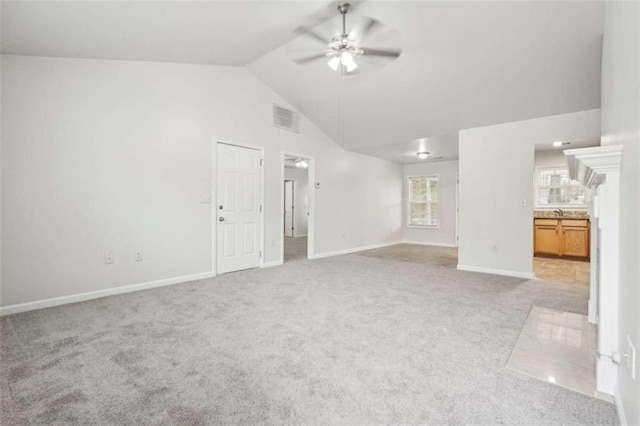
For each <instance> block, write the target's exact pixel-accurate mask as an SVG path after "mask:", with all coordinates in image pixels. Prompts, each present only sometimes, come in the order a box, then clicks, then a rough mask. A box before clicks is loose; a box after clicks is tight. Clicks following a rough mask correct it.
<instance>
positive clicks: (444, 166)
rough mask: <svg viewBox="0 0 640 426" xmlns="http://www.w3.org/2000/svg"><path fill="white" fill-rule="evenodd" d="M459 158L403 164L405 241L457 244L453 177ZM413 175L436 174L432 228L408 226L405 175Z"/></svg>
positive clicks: (455, 176)
mask: <svg viewBox="0 0 640 426" xmlns="http://www.w3.org/2000/svg"><path fill="white" fill-rule="evenodd" d="M457 173H458V161H457V160H454V161H438V162H433V163H416V164H407V165H405V166H404V178H405V179H404V214H403V224H404V228H403V230H402V237H403V240H404V241H405V242H410V243H418V244H434V245H447V246H454V245H455V244H456V179H457ZM413 175H438V190H439V192H438V217H439V219H440V225H439V226H438V228H437V229H435V228H409V227H408V226H407V224H408V220H409V219H408V211H407V201H408V197H409V193H408V184H407V177H408V176H413Z"/></svg>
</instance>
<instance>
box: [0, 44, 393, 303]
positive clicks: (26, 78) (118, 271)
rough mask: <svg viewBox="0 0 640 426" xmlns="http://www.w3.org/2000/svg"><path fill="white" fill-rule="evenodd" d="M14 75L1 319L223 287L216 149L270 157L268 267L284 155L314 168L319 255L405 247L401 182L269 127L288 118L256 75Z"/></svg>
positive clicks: (75, 64)
mask: <svg viewBox="0 0 640 426" xmlns="http://www.w3.org/2000/svg"><path fill="white" fill-rule="evenodd" d="M2 59H3V60H2V86H3V91H2V111H3V115H2V150H3V152H2V208H3V211H2V229H3V242H2V289H1V290H2V291H1V298H2V300H1V302H0V303H1V305H2V306H7V305H13V304H19V303H24V302H30V301H35V300H40V299H47V298H54V297H59V296H66V295H71V294H77V293H83V292H89V291H98V290H104V289H110V288H114V287H117V286H123V285H129V284H134V283H142V282H148V281H153V280H160V279H165V278H173V277H182V276H187V275H191V274H198V273H206V272H209V271H211V270H212V236H211V234H212V210H211V209H212V206H215V205H216V202H215V199H214V202H213V204H201V203H200V197H201V196H202V195H204V194H211V193H212V178H213V176H214V174H215V170H213V167H212V155H213V154H212V145H213V139H214V138H217V139H218V140H226V141H237V142H242V143H247V144H254V145H260V146H263V147H265V185H266V201H265V240H266V242H265V244H266V246H265V261H266V262H273V261H278V260H279V259H280V253H281V249H280V240H281V230H282V224H281V211H282V206H281V200H280V194H281V184H282V182H281V179H282V178H281V157H282V151H293V152H299V153H301V154H305V155H309V156H311V157H315V159H316V164H317V169H316V180H317V181H319V182H320V183H321V189H318V190H317V191H316V206H317V210H316V217H315V219H316V220H315V224H316V235H317V237H316V240H315V252H316V253H317V254H322V253H325V252H332V251H336V250H344V249H349V248H355V247H360V246H366V245H372V244H379V243H385V242H391V241H398V240H400V238H401V215H402V166H400V165H397V164H395V163H390V162H387V161H383V160H380V159H376V158H372V157H367V156H364V155H361V154H355V153H352V152H348V151H345V150H343V149H342V148H341V147H340V146H339V145H337V144H336V143H334V142H333V141H332V140H330V139H329V138H328V137H327V136H326V135H325V134H324V133H322V132H321V131H319V130H318V129H317V128H316V127H315V126H313V125H312V124H311V123H310V122H309V121H308V120H306V119H305V118H304V117H301V132H300V134H296V133H292V132H287V131H285V130H282V129H278V128H275V127H272V125H271V113H272V103H274V102H276V103H278V104H282V105H286V102H285V101H284V100H283V99H281V98H280V97H278V96H277V95H276V94H275V93H273V92H272V91H271V90H270V89H268V88H267V87H266V86H265V85H264V84H263V83H261V82H260V81H259V80H257V79H256V78H255V77H254V76H253V75H252V74H250V73H249V72H248V71H247V70H246V69H244V68H236V67H216V66H203V65H187V64H168V63H145V62H129V61H106V60H81V59H64V58H42V57H20V56H4V57H3V58H2ZM107 250H113V251H114V252H115V264H113V265H105V264H104V261H103V255H104V252H105V251H107ZM135 250H143V252H144V260H143V261H142V262H134V260H133V255H134V251H135Z"/></svg>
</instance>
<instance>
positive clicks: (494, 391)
mask: <svg viewBox="0 0 640 426" xmlns="http://www.w3.org/2000/svg"><path fill="white" fill-rule="evenodd" d="M587 296H588V295H587V292H586V289H585V288H583V287H580V286H574V285H571V286H569V285H567V286H563V285H558V284H555V285H548V284H546V283H544V282H539V281H528V282H527V281H523V280H518V279H512V278H506V277H499V276H491V275H482V274H477V273H471V272H461V271H456V270H455V269H453V268H452V267H442V266H433V265H429V264H418V263H409V262H399V261H394V260H385V259H380V258H376V257H370V256H359V255H355V254H354V255H347V256H339V257H333V258H327V259H320V260H313V261H308V260H301V261H297V262H291V263H287V264H285V265H284V266H282V267H276V268H268V269H263V270H249V271H244V272H239V273H231V274H226V275H222V276H219V277H216V278H214V279H208V280H202V281H198V282H193V283H188V284H181V285H174V286H169V287H163V288H158V289H153V290H147V291H141V292H137V293H130V294H125V295H119V296H113V297H108V298H103V299H98V300H93V301H88V302H83V303H77V304H74V305H67V306H62V307H56V308H50V309H44V310H40V311H34V312H27V313H22V314H17V315H13V316H9V317H4V318H2V319H1V320H0V325H1V335H2V341H1V346H0V356H1V360H2V362H1V363H0V373H1V380H2V382H1V383H0V390H1V396H0V400H1V403H2V411H1V413H0V415H1V418H2V424H7V425H22V424H25V425H26V424H47V425H54V424H77V425H88V424H101V425H134V424H175V425H205V424H332V425H334V424H392V423H411V424H416V423H426V424H438V425H439V424H484V425H488V424H540V425H543V424H544V425H550V424H598V425H606V424H615V423H616V413H615V408H614V406H613V405H611V404H608V403H606V402H603V401H599V400H596V399H594V398H590V397H588V396H585V395H582V394H579V393H576V392H572V391H570V390H567V389H563V388H560V387H557V386H554V385H551V384H548V383H543V382H541V381H538V380H536V379H533V378H530V377H527V376H524V375H521V374H519V373H516V372H513V371H510V370H507V369H506V368H505V364H506V362H507V359H508V358H509V354H510V352H511V350H512V348H513V346H514V344H515V342H516V340H517V338H518V335H519V333H520V330H521V329H522V326H523V324H524V322H525V320H526V318H527V315H528V313H529V310H530V309H531V306H532V305H537V306H545V307H550V308H555V309H561V310H565V311H569V312H578V313H584V312H585V311H586V302H587Z"/></svg>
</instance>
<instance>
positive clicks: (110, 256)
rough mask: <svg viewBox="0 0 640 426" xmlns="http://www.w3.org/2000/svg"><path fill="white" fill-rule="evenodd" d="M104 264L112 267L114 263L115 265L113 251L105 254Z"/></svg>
mask: <svg viewBox="0 0 640 426" xmlns="http://www.w3.org/2000/svg"><path fill="white" fill-rule="evenodd" d="M104 263H105V264H106V265H111V264H112V263H115V258H114V256H113V252H112V251H107V252H105V253H104Z"/></svg>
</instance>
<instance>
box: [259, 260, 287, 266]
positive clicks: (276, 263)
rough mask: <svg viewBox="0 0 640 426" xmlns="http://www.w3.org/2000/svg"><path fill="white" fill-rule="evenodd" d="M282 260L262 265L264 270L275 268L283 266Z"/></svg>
mask: <svg viewBox="0 0 640 426" xmlns="http://www.w3.org/2000/svg"><path fill="white" fill-rule="evenodd" d="M282 264H283V263H282V260H272V261H271V262H264V264H263V265H262V267H263V268H272V267H274V266H281V265H282Z"/></svg>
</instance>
